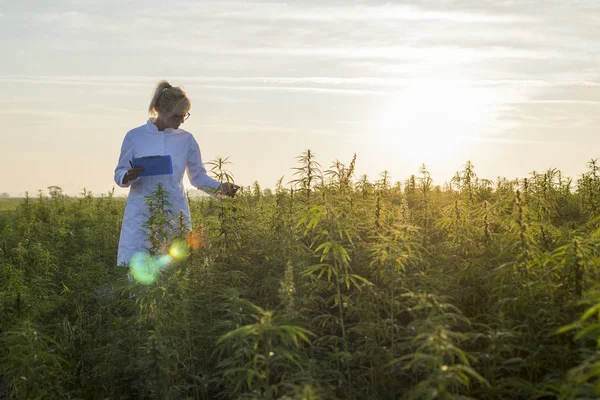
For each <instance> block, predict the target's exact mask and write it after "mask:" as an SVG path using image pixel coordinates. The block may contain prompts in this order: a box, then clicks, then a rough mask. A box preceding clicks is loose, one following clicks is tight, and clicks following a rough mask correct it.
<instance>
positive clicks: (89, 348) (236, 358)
mask: <svg viewBox="0 0 600 400" xmlns="http://www.w3.org/2000/svg"><path fill="white" fill-rule="evenodd" d="M354 164H355V159H353V160H352V161H351V162H349V163H347V164H342V163H340V162H335V163H334V164H333V165H332V166H331V167H321V166H320V165H319V164H318V163H317V161H316V160H315V158H314V155H313V154H311V153H310V152H309V151H307V152H305V153H303V154H302V156H300V157H299V158H298V168H297V169H296V170H295V171H293V173H295V174H294V177H293V182H286V181H283V180H282V181H280V182H278V183H277V186H276V188H275V189H273V190H269V189H266V190H263V189H261V188H260V187H259V186H258V184H255V185H254V186H251V187H244V188H243V189H242V190H241V191H240V192H239V193H238V195H237V196H236V197H235V198H226V199H224V200H222V201H219V200H217V199H214V198H194V199H191V201H190V207H191V213H192V219H193V225H194V231H193V232H192V234H189V233H188V232H186V231H185V229H184V227H183V225H182V223H181V221H180V220H179V218H178V216H177V215H172V214H170V213H169V212H168V195H167V194H165V193H164V192H162V191H161V189H160V188H157V191H156V192H155V196H154V198H151V199H150V198H149V199H148V201H149V202H150V203H151V207H150V214H149V215H148V227H149V229H150V232H152V235H153V237H152V239H153V240H152V248H151V249H149V251H150V252H151V253H152V254H151V256H152V257H154V258H151V259H150V258H149V259H148V260H147V262H148V264H147V265H144V266H142V267H141V268H142V269H144V268H145V272H148V273H149V275H150V276H151V278H152V279H146V280H143V281H142V279H139V277H140V276H141V275H139V274H135V273H134V274H133V275H134V276H135V277H136V279H138V281H136V279H133V280H132V279H129V278H128V269H127V268H122V267H121V268H118V267H116V265H115V263H116V253H117V246H118V240H119V232H120V226H121V221H122V217H123V210H124V204H125V203H124V200H123V199H118V198H116V197H113V196H112V194H111V193H109V194H106V195H103V196H92V195H91V194H89V193H84V195H82V196H80V197H78V198H66V197H65V196H62V195H61V194H60V193H58V194H57V193H54V194H53V195H52V196H39V197H33V198H27V199H25V200H23V201H22V202H21V203H20V204H19V205H18V207H16V208H15V209H12V210H6V211H2V212H0V235H1V236H0V375H1V376H2V381H3V382H4V389H3V390H4V392H5V393H4V396H5V397H6V398H15V399H26V398H27V399H29V398H35V399H38V398H40V399H41V398H44V399H46V398H47V399H61V398H69V399H145V398H148V399H186V398H189V399H238V398H239V399H307V400H308V399H465V398H476V399H534V398H544V399H584V398H585V399H592V398H599V397H600V351H599V350H598V343H599V338H600V322H599V315H600V314H599V313H600V291H598V290H597V287H596V283H597V282H598V278H599V277H600V218H599V217H600V166H599V165H598V164H597V163H596V162H595V161H591V162H589V163H588V164H587V169H586V167H585V165H586V163H585V160H583V161H582V173H581V175H580V176H579V177H575V178H574V179H570V178H567V177H565V176H562V174H561V172H560V171H558V170H554V169H553V170H547V171H545V172H541V173H532V174H531V175H529V176H528V177H527V178H525V179H514V180H511V179H503V178H500V179H497V180H494V181H490V180H486V179H481V178H478V177H477V174H476V170H475V168H474V167H473V166H472V165H471V164H470V163H467V164H466V165H465V167H464V169H463V170H462V171H458V172H457V173H456V175H455V178H454V179H453V180H452V181H451V182H449V183H448V184H445V185H443V186H437V185H435V184H434V181H432V178H435V177H430V175H429V173H428V171H427V170H426V169H425V167H423V168H422V169H421V170H420V171H419V173H418V174H416V175H414V176H410V177H408V179H407V180H405V181H404V180H403V181H399V182H396V181H394V180H392V178H391V177H390V176H389V174H388V173H386V172H383V173H382V174H381V175H380V177H379V179H377V180H376V181H372V182H370V181H368V180H367V179H366V177H356V176H354ZM220 166H221V167H226V165H225V166H223V164H220ZM215 172H216V173H217V174H218V175H220V176H221V177H222V176H224V174H226V171H223V170H217V171H215ZM173 243H175V244H178V246H180V247H181V246H184V247H185V248H184V249H181V248H179V250H181V251H179V250H178V252H177V254H176V255H177V256H176V255H175V253H174V251H173V246H172V244H173ZM182 244H183V245H182ZM169 249H171V251H170V253H169ZM169 254H170V255H169ZM161 256H162V258H164V257H165V256H169V257H170V261H169V263H168V265H167V266H166V267H162V268H160V269H159V268H154V267H153V265H150V264H152V262H151V261H152V260H157V259H162V258H161ZM171 256H173V257H171ZM153 268H154V269H153ZM9 396H11V397H9ZM1 397H2V394H0V398H1Z"/></svg>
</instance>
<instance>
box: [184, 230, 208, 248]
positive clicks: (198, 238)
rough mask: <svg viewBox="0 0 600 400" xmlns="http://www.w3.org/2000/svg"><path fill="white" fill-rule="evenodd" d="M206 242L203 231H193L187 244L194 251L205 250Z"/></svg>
mask: <svg viewBox="0 0 600 400" xmlns="http://www.w3.org/2000/svg"><path fill="white" fill-rule="evenodd" d="M204 242H205V240H204V232H203V231H202V230H196V231H192V232H190V234H189V235H188V237H187V244H188V246H190V248H191V249H193V250H198V249H201V248H203V247H204Z"/></svg>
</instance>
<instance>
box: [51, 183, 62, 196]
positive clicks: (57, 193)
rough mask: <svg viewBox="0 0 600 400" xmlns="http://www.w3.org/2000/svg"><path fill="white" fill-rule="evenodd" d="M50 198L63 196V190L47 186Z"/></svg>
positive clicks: (58, 187)
mask: <svg viewBox="0 0 600 400" xmlns="http://www.w3.org/2000/svg"><path fill="white" fill-rule="evenodd" d="M48 193H49V194H50V197H53V198H54V197H60V196H62V195H63V190H62V188H61V187H60V186H48Z"/></svg>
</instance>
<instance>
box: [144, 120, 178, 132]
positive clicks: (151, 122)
mask: <svg viewBox="0 0 600 400" xmlns="http://www.w3.org/2000/svg"><path fill="white" fill-rule="evenodd" d="M154 121H156V118H148V122H146V128H147V129H148V131H150V132H151V133H160V132H164V133H176V132H180V131H181V129H173V128H167V129H165V130H164V131H159V130H158V127H157V126H156V125H154Z"/></svg>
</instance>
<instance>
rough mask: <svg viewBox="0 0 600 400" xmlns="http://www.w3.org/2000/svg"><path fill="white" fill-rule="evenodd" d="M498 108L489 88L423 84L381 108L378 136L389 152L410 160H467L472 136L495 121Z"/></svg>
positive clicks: (413, 87) (437, 161) (375, 123)
mask: <svg viewBox="0 0 600 400" xmlns="http://www.w3.org/2000/svg"><path fill="white" fill-rule="evenodd" d="M492 106H493V96H492V94H491V92H486V89H482V88H471V87H464V86H458V85H452V84H448V83H444V82H427V83H422V82H420V83H418V84H415V85H413V86H411V87H409V88H407V89H405V90H403V91H402V92H401V93H399V94H398V96H397V97H394V98H393V99H391V100H389V101H388V102H387V103H386V104H384V105H383V106H382V107H381V108H380V109H379V110H378V111H377V115H376V116H375V121H374V125H375V127H376V132H375V135H374V136H375V138H376V141H377V142H378V144H380V145H381V146H382V147H383V148H384V149H385V151H387V152H390V153H395V154H402V158H403V159H404V160H405V161H411V162H416V163H426V164H427V163H432V162H435V163H439V162H440V161H446V162H456V161H459V162H461V161H466V160H463V157H468V153H469V151H468V148H469V146H470V145H471V144H472V142H471V141H470V140H469V138H470V137H474V136H477V135H478V133H480V132H481V130H482V129H484V127H485V125H486V123H488V122H490V120H491V118H492V115H491V114H492V113H491V110H492Z"/></svg>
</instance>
